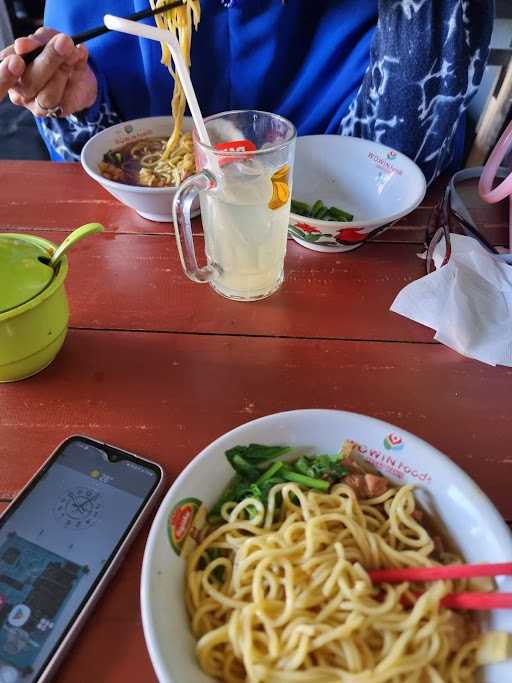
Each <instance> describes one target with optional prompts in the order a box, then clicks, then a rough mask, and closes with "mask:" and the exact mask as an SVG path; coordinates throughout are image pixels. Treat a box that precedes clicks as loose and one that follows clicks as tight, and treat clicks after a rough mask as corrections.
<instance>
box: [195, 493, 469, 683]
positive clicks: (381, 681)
mask: <svg viewBox="0 0 512 683" xmlns="http://www.w3.org/2000/svg"><path fill="white" fill-rule="evenodd" d="M278 495H279V496H280V497H281V498H282V501H283V502H282V506H281V508H280V509H279V511H278V512H277V513H276V512H275V510H276V509H277V506H276V497H277V496H278ZM268 500H269V503H268V508H267V510H264V509H263V507H262V505H261V503H260V502H259V501H257V500H255V499H246V500H244V501H243V502H242V503H238V504H237V505H229V506H224V508H223V510H222V516H223V518H224V520H225V523H223V524H222V525H221V526H219V527H217V528H216V529H214V530H213V531H212V532H211V533H210V534H209V535H208V536H207V537H206V538H204V540H203V541H202V543H201V544H200V545H199V546H198V547H197V548H196V549H195V550H194V551H193V552H192V553H191V555H190V556H189V557H188V561H187V570H186V605H187V609H188V611H189V613H190V617H191V628H192V631H193V633H194V636H195V637H196V638H197V657H198V661H199V664H200V666H201V668H202V669H203V670H204V671H205V672H206V673H208V674H210V675H211V676H213V677H215V678H217V679H219V680H221V681H225V682H226V683H369V682H370V681H371V683H440V682H443V683H469V682H472V681H474V674H475V671H476V670H477V667H478V664H477V653H478V649H479V645H480V642H481V636H477V637H476V638H475V637H474V632H475V629H474V624H473V622H472V621H471V620H470V618H469V616H467V615H466V614H462V615H461V614H460V613H458V614H455V613H454V612H452V611H450V610H448V609H445V608H443V607H441V606H440V602H441V600H442V598H443V597H444V596H445V595H446V594H447V593H450V592H453V591H454V590H460V589H461V587H463V586H464V585H465V584H464V582H454V581H436V582H431V583H426V584H424V585H422V586H420V589H421V591H422V593H421V595H420V596H419V597H417V596H414V594H413V593H412V592H411V587H410V585H409V584H407V583H402V584H394V585H389V584H384V585H381V586H378V587H377V586H374V585H373V584H372V582H371V580H370V579H369V576H368V574H367V571H366V570H367V569H371V568H374V567H402V566H412V567H414V566H434V565H437V564H439V562H437V561H436V560H435V559H433V558H432V557H431V554H432V551H433V547H434V544H433V542H432V539H431V538H430V536H429V534H428V533H427V531H426V530H425V529H424V528H423V527H422V526H421V525H420V524H418V522H417V521H416V520H415V519H414V517H413V512H414V510H415V507H416V503H415V499H414V494H413V489H412V487H411V486H402V487H400V488H394V489H391V490H390V491H388V492H386V493H385V494H384V495H383V496H380V497H379V498H375V499H370V500H366V501H364V502H361V503H360V502H359V501H358V500H357V499H356V496H355V495H354V492H353V490H352V489H351V488H350V487H348V486H346V485H345V484H338V485H336V486H334V487H333V488H332V489H331V492H330V493H328V494H327V493H319V492H317V491H314V490H309V491H304V490H302V489H301V488H299V487H298V486H297V485H296V484H291V483H288V484H278V485H277V486H275V487H274V488H273V489H272V490H271V491H270V494H269V499H268ZM249 511H250V514H251V515H252V519H251V520H248V519H247V515H248V512H249ZM212 548H215V549H217V550H218V551H219V552H220V553H221V556H220V557H217V558H216V559H214V560H208V559H206V556H205V552H206V551H208V550H210V549H212ZM219 570H222V572H223V573H222V575H221V576H220V575H219ZM412 590H416V591H417V590H418V586H417V585H415V586H414V587H413V589H412ZM407 596H408V597H409V598H410V599H411V598H412V601H413V602H414V605H413V606H412V607H408V606H407V604H408V602H407V601H404V599H405V598H406V597H407ZM404 605H405V606H404ZM461 624H462V626H463V627H464V626H465V625H466V626H468V627H469V628H468V629H467V631H468V637H467V639H466V642H464V640H463V641H462V642H460V638H461V636H462V638H464V633H461V631H463V630H464V629H463V628H462V629H461V627H460V625H461ZM461 645H463V647H461Z"/></svg>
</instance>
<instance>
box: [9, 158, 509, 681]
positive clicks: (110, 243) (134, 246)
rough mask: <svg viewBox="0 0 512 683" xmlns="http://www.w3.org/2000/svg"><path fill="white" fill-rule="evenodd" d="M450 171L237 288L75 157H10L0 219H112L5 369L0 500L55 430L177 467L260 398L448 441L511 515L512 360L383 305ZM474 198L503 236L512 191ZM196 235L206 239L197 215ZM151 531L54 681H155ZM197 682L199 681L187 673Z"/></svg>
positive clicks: (54, 227)
mask: <svg viewBox="0 0 512 683" xmlns="http://www.w3.org/2000/svg"><path fill="white" fill-rule="evenodd" d="M442 187H443V181H439V182H438V183H437V184H436V186H435V187H434V188H432V190H431V191H430V192H429V194H428V195H427V197H426V198H425V200H424V201H423V203H422V205H421V206H420V207H419V208H418V209H417V210H416V211H415V212H413V213H412V214H411V215H410V216H407V217H406V218H405V219H403V220H402V221H400V223H399V224H398V225H397V226H395V227H393V228H392V229H390V230H388V231H387V232H386V233H384V235H382V237H381V238H380V241H379V243H378V244H370V245H366V246H365V247H364V248H362V249H360V250H357V251H355V252H353V253H351V254H327V255H325V254H318V253H315V252H312V251H308V250H305V249H303V248H301V247H299V246H298V245H296V244H295V243H294V242H290V243H289V250H288V256H287V276H286V282H285V284H284V286H283V288H282V290H281V291H280V292H279V293H278V294H276V295H275V296H274V297H272V298H270V299H269V300H267V301H264V302H258V303H254V304H239V303H234V302H229V301H226V300H224V299H222V298H221V297H219V296H218V295H216V294H215V293H213V292H212V291H211V290H210V289H209V288H208V287H207V286H201V285H196V284H194V283H192V282H190V281H188V280H187V279H186V278H185V276H184V275H183V273H182V271H181V267H180V265H179V261H178V257H177V250H176V245H175V242H174V237H173V236H172V234H171V229H172V225H169V224H158V223H152V222H149V221H145V220H144V219H142V218H140V217H139V216H137V214H135V213H134V212H132V211H131V210H129V209H126V208H125V207H123V206H122V205H120V204H119V203H118V202H117V201H116V200H115V199H114V198H113V197H111V196H110V195H109V194H108V193H106V192H105V191H103V190H102V189H101V188H100V187H99V186H98V185H97V184H96V183H94V182H93V181H92V180H91V179H90V178H88V177H87V176H86V175H85V174H84V173H83V172H82V170H81V169H80V167H79V166H78V165H71V164H49V163H41V162H0V231H2V230H4V229H7V230H11V231H30V232H32V233H34V234H40V235H42V236H45V237H47V238H48V239H52V240H53V241H55V242H59V241H61V240H62V238H63V235H64V233H65V232H68V231H69V230H71V229H72V228H73V227H75V226H76V225H79V224H81V223H85V222H88V221H91V220H99V221H101V222H102V223H104V225H105V226H106V228H107V232H106V233H105V234H103V235H96V236H94V237H92V238H90V239H88V240H86V241H85V242H83V243H81V244H80V245H78V247H77V248H76V250H75V251H74V253H72V255H71V257H70V274H69V278H68V283H67V288H68V293H69V298H70V303H71V312H72V314H71V325H72V327H73V328H74V329H72V330H71V331H70V334H69V336H68V339H67V340H66V343H65V345H64V348H63V350H62V352H61V353H60V355H59V357H58V358H57V360H56V361H55V362H54V364H53V365H52V366H50V367H49V368H48V369H47V370H45V371H44V372H42V373H40V374H39V375H37V376H35V377H33V378H30V379H29V380H26V381H23V382H18V383H14V384H10V385H0V512H1V510H2V509H3V507H5V505H6V501H8V500H9V499H11V498H12V497H13V496H14V495H16V493H17V492H18V491H19V490H20V488H21V487H22V486H23V485H24V484H25V482H26V481H27V480H28V479H29V478H30V477H31V475H32V474H33V472H34V470H35V469H36V468H37V467H38V466H39V465H40V464H41V463H42V462H43V460H44V459H45V458H46V457H47V455H48V454H49V453H50V452H51V451H52V450H53V448H54V447H55V446H56V444H57V443H58V442H59V441H60V440H62V439H63V438H65V437H66V436H68V435H70V434H72V433H79V432H81V433H85V434H90V435H92V436H95V437H97V438H101V439H105V440H108V441H111V442H112V443H116V444H118V445H119V446H121V447H125V448H127V449H129V450H132V451H135V452H140V453H141V454H145V455H147V456H148V457H150V458H153V459H155V460H158V461H159V462H161V463H162V464H163V466H164V467H165V469H166V471H167V473H168V476H169V479H170V480H172V479H173V478H174V477H175V476H176V475H177V474H178V473H179V472H180V471H181V470H182V469H183V467H184V466H185V465H186V463H188V462H189V461H190V459H191V458H192V457H193V456H194V455H195V454H196V453H197V452H198V451H199V450H201V449H202V448H203V447H204V446H205V445H207V444H208V443H209V442H210V441H212V440H213V439H214V438H215V437H217V436H219V435H220V434H222V433H223V432H225V431H226V430H228V429H230V428H232V427H234V426H236V425H239V424H241V423H243V422H246V421H248V420H251V419H253V418H256V417H259V416H261V415H265V414H268V413H272V412H276V411H280V410H289V409H293V408H304V407H328V408H340V409H345V410H353V411H356V412H361V413H365V414H368V415H372V416H375V417H378V418H381V419H383V420H387V421H390V422H392V423H394V424H396V425H397V426H398V427H399V428H402V429H407V430H410V431H412V432H414V433H416V434H418V435H419V436H421V437H423V438H424V439H426V440H427V441H430V442H431V443H433V444H434V445H435V446H437V447H438V448H440V449H441V450H442V451H444V452H445V453H447V454H448V455H449V456H450V457H451V458H452V459H453V460H454V461H455V462H457V463H458V464H459V465H460V466H461V467H462V468H463V469H464V470H465V471H467V472H468V473H469V474H470V475H471V476H472V477H473V478H474V479H475V480H476V481H477V482H478V484H479V485H480V486H481V487H482V488H483V489H484V491H485V492H486V493H487V494H488V495H489V496H490V497H491V499H492V500H493V501H494V503H495V504H496V505H497V507H498V509H499V510H500V512H501V513H502V514H503V515H504V517H505V518H506V519H508V520H512V499H511V498H510V492H509V482H510V472H511V465H512V456H511V455H510V449H509V443H510V437H511V436H512V417H511V415H510V410H509V406H510V386H511V382H512V370H511V369H507V368H492V367H489V366H486V365H482V364H479V363H477V362H475V361H472V360H469V359H465V358H463V357H461V356H459V355H457V354H456V353H454V352H452V351H450V350H449V349H447V348H445V347H443V346H441V345H438V344H435V343H427V342H431V339H432V332H431V331H430V330H428V329H426V328H422V327H421V326H419V325H416V324H414V323H412V322H410V321H407V320H405V319H403V318H401V317H400V316H396V315H394V314H391V313H390V312H389V305H390V304H391V302H392V300H393V298H394V296H395V295H396V293H397V292H398V291H399V290H400V289H401V288H402V287H403V286H404V285H405V284H406V283H407V282H410V281H411V280H412V279H415V278H417V277H420V276H421V275H422V274H423V264H422V262H421V261H420V260H419V259H418V258H417V257H416V253H417V252H418V251H419V250H420V247H421V243H422V241H423V233H424V228H425V224H426V221H427V218H428V215H429V213H430V210H431V208H432V205H433V203H434V202H435V201H436V199H437V198H438V196H439V193H440V191H441V190H442ZM463 193H464V195H465V197H466V199H467V204H468V205H469V206H471V207H472V209H473V215H474V216H475V218H476V219H477V221H478V222H479V224H480V225H482V226H484V227H485V229H486V232H487V234H488V235H489V236H490V237H491V239H492V240H493V241H494V242H495V243H497V244H500V243H504V239H505V234H506V221H507V214H506V207H503V206H500V207H487V206H482V204H481V202H479V200H478V199H477V198H476V196H475V192H474V183H468V184H467V185H466V186H465V187H464V188H463ZM195 231H196V233H197V235H198V237H197V239H196V243H197V246H198V248H201V247H202V237H200V236H199V235H200V232H201V227H200V223H199V222H196V224H195ZM146 536H147V530H144V531H143V532H142V533H141V535H140V536H139V538H138V539H137V541H136V543H135V546H134V548H133V549H132V550H131V551H130V552H129V553H128V555H127V558H126V560H125V562H124V564H123V566H122V568H121V570H120V572H119V574H118V576H117V577H116V580H115V581H114V582H113V583H112V584H111V586H110V587H109V589H108V590H107V593H106V594H105V597H104V598H103V599H102V601H101V604H100V605H99V606H98V607H97V609H96V610H95V612H94V615H93V617H92V618H91V619H90V621H89V623H88V624H87V626H86V628H85V630H84V631H83V633H82V634H81V636H80V638H79V639H78V641H77V642H76V644H75V646H74V647H73V650H72V651H71V653H70V655H69V656H68V658H67V659H66V662H65V663H64V665H63V667H62V669H61V671H60V672H59V675H58V680H59V681H64V682H65V683H68V682H69V683H75V682H76V681H78V682H79V683H81V682H82V681H86V680H87V681H89V680H97V681H102V682H104V681H105V682H112V683H118V682H120V681H125V680H128V681H130V682H132V681H133V682H134V683H138V682H139V681H140V682H141V683H145V682H146V681H154V680H155V678H154V676H153V673H152V670H151V665H150V662H149V659H148V656H147V654H146V650H145V647H144V641H143V635H142V627H141V623H140V614H139V602H138V600H139V598H138V595H139V588H138V584H139V578H140V566H141V560H142V554H143V549H144V544H145V540H146ZM186 683H189V682H186Z"/></svg>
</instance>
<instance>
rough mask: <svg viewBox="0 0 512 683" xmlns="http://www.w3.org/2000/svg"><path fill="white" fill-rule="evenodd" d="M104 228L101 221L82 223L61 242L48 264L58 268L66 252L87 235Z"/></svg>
mask: <svg viewBox="0 0 512 683" xmlns="http://www.w3.org/2000/svg"><path fill="white" fill-rule="evenodd" d="M102 230H104V227H103V226H102V225H101V224H100V223H87V224H86V225H81V226H80V227H79V228H77V229H76V230H73V232H72V233H71V234H69V235H68V236H67V237H66V239H65V240H64V241H63V242H61V243H60V244H59V246H58V247H57V249H56V250H55V252H54V254H53V256H52V257H51V259H50V261H49V264H48V265H50V266H51V267H52V268H56V267H57V266H58V265H59V263H60V260H61V258H62V257H63V256H64V254H66V253H67V252H68V251H69V249H71V247H73V246H74V245H75V244H76V243H77V242H78V241H79V240H81V239H83V238H84V237H87V235H93V234H94V233H95V232H101V231H102Z"/></svg>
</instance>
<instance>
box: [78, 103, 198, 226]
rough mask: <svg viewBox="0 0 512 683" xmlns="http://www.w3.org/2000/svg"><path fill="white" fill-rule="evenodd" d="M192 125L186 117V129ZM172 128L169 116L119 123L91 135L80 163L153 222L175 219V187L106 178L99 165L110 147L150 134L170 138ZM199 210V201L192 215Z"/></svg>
mask: <svg viewBox="0 0 512 683" xmlns="http://www.w3.org/2000/svg"><path fill="white" fill-rule="evenodd" d="M192 128H193V122H192V118H191V117H189V116H185V117H184V119H183V130H186V131H189V130H192ZM171 129H172V119H171V117H170V116H151V117H148V118H145V119H135V120H133V121H127V122H126V123H118V124H117V125H115V126H112V127H111V128H106V129H105V130H102V131H101V132H100V133H97V134H96V135H94V137H92V138H91V139H90V140H89V141H88V142H87V143H86V145H85V146H84V148H83V149H82V155H81V162H82V166H83V167H84V170H85V172H86V173H87V174H88V175H90V176H91V178H93V179H94V180H95V181H96V182H98V183H99V184H100V185H101V186H102V187H104V188H105V189H106V190H107V191H108V192H110V194H112V195H114V197H115V198H116V199H119V201H120V202H121V203H122V204H124V205H125V206H129V207H130V208H131V209H135V211H136V212H137V213H138V214H139V215H141V216H142V217H143V218H147V219H148V220H150V221H160V222H163V223H169V222H172V201H173V199H174V195H175V194H176V190H177V188H176V187H139V186H137V185H126V184H125V183H118V182H115V181H114V180H108V179H107V178H104V177H103V176H102V175H101V173H100V172H99V164H100V162H101V161H103V155H104V154H105V153H106V152H108V150H109V149H117V148H119V147H121V146H122V145H125V144H126V143H128V142H132V141H135V140H140V139H142V138H147V137H162V136H164V137H169V135H170V134H171ZM198 213H199V202H198V200H197V199H196V201H195V203H194V204H193V205H192V216H195V215H197V214H198Z"/></svg>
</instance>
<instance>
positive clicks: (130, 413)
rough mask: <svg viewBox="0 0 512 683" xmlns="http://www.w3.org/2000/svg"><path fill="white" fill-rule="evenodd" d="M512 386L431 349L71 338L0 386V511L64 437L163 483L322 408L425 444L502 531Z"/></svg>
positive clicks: (157, 337) (508, 502)
mask: <svg viewBox="0 0 512 683" xmlns="http://www.w3.org/2000/svg"><path fill="white" fill-rule="evenodd" d="M511 382H512V369H507V368H492V367H488V366H485V365H482V364H478V365H477V364H475V362H474V361H472V360H469V359H465V358H463V357H461V356H459V355H458V354H456V353H455V352H453V351H450V350H448V349H445V348H444V347H442V346H440V345H438V344H405V343H384V342H367V341H366V342H354V341H337V340H320V341H318V340H303V339H273V338H271V337H266V338H248V337H226V336H220V335H219V336H217V335H215V336H213V335H182V334H164V333H143V332H106V331H103V332H98V331H86V330H74V331H72V332H71V333H70V335H69V338H68V339H67V341H66V344H65V346H64V348H63V350H62V352H61V354H60V355H59V357H58V358H57V359H56V361H55V362H54V364H53V365H51V366H50V367H49V368H48V369H47V370H45V371H44V372H42V373H40V374H39V375H37V376H35V377H33V378H31V379H30V380H27V381H24V382H18V383H15V384H12V385H0V403H1V404H2V406H3V409H2V415H1V418H0V424H1V425H2V432H3V434H4V438H2V439H1V440H0V482H1V485H0V486H1V488H0V498H10V497H12V495H14V493H15V492H16V491H18V490H19V488H20V487H21V486H22V485H23V483H24V481H26V480H27V479H28V478H29V476H30V474H31V473H32V472H33V470H34V469H35V468H36V467H37V466H38V465H40V464H41V462H42V461H43V460H44V458H45V457H46V455H47V454H48V453H49V452H50V451H51V450H52V449H53V448H54V447H55V445H56V444H57V443H58V442H59V441H60V440H61V439H63V438H64V437H65V436H67V435H69V434H73V433H86V434H90V435H92V436H95V437H98V438H102V439H105V440H110V441H111V442H113V443H116V444H119V445H120V446H121V447H125V448H130V449H132V450H134V451H136V452H140V453H143V454H146V455H147V456H148V457H150V458H154V459H155V460H157V461H159V462H161V463H162V464H163V465H164V467H165V468H166V470H167V472H168V473H169V476H170V477H171V479H172V478H174V477H175V476H176V475H177V474H178V473H179V472H180V471H181V470H182V469H183V467H184V465H185V464H186V463H187V462H189V461H190V459H191V458H192V457H193V456H194V455H195V454H196V453H197V452H198V451H199V450H201V449H202V448H203V447H204V446H206V445H207V444H208V443H209V442H210V441H212V440H213V439H214V438H216V437H217V436H219V435H220V434H222V433H224V432H225V431H227V430H229V429H231V428H232V427H235V426H236V425H238V424H241V423H243V422H246V421H248V420H251V419H253V418H256V417H259V416H261V415H266V414H268V413H273V412H278V411H282V410H290V409H294V408H306V407H312V408H317V407H324V408H340V409H344V410H351V411H354V412H359V413H366V414H368V415H372V416H374V417H378V418H381V419H383V420H387V421H389V422H391V423H393V424H396V425H397V426H399V427H402V428H404V429H407V430H409V431H411V432H414V433H415V434H417V435H418V436H420V437H423V438H425V439H426V440H427V441H430V442H431V443H433V444H434V445H435V446H437V447H438V448H440V449H441V450H442V451H444V452H446V453H447V454H448V455H449V456H450V457H451V458H452V459H453V460H454V461H455V462H457V463H458V464H460V465H461V466H462V467H463V468H464V469H465V470H466V471H467V472H468V473H469V474H470V475H471V476H473V477H474V478H475V479H476V480H477V481H478V483H479V484H480V485H481V486H482V488H483V489H484V490H485V491H486V492H487V493H488V494H489V495H490V496H491V498H492V499H493V500H494V501H495V503H496V504H497V505H498V507H499V509H500V510H501V512H502V513H503V514H504V515H505V516H506V517H507V518H510V519H512V498H511V497H510V478H509V476H508V474H509V472H510V471H511V468H510V465H511V464H512V456H511V455H510V449H509V442H508V437H510V434H511V417H510V411H509V410H508V405H509V396H510V383H511Z"/></svg>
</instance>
